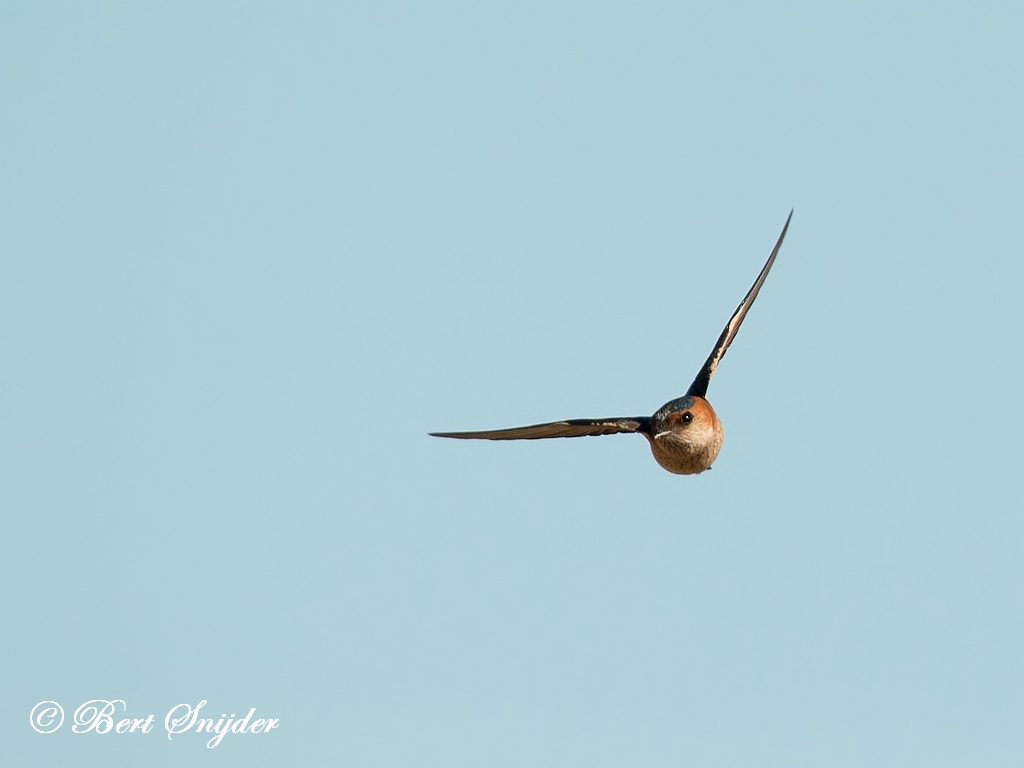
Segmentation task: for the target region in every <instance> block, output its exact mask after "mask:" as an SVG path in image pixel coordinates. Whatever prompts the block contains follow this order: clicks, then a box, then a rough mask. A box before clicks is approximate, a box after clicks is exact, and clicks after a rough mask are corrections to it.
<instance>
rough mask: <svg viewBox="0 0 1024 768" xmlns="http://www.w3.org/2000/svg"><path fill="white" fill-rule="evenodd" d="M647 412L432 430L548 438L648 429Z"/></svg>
mask: <svg viewBox="0 0 1024 768" xmlns="http://www.w3.org/2000/svg"><path fill="white" fill-rule="evenodd" d="M649 422H650V419H648V418H647V417H645V416H641V417H637V418H632V419H572V420H571V421H552V422H550V423H548V424H534V425H533V426H530V427H513V428H512V429H492V430H489V431H487V432H431V433H430V434H431V436H432V437H455V438H458V439H460V440H544V439H546V438H550V437H588V436H594V435H614V434H617V433H619V432H647V431H648V429H649Z"/></svg>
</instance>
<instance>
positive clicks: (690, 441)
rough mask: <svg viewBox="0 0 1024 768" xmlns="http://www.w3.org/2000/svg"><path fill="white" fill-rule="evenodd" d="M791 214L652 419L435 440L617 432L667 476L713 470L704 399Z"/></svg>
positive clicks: (716, 441)
mask: <svg viewBox="0 0 1024 768" xmlns="http://www.w3.org/2000/svg"><path fill="white" fill-rule="evenodd" d="M792 218H793V212H792V211H790V212H789V216H788V217H787V219H786V224H785V226H783V227H782V234H781V235H779V240H778V242H777V243H775V248H774V249H772V254H771V256H769V257H768V261H767V262H765V265H764V267H762V268H761V273H760V274H759V275H758V276H757V280H755V281H754V284H753V285H752V286H751V288H750V290H749V291H747V295H746V296H744V297H743V301H741V302H740V305H739V306H738V307H737V308H736V311H735V312H734V313H733V315H732V317H731V318H729V323H728V325H726V326H725V330H723V331H722V335H721V336H719V337H718V342H717V343H716V344H715V348H714V349H712V350H711V354H710V355H708V359H707V360H706V361H705V363H704V366H703V367H702V368H701V369H700V372H699V373H698V374H697V378H695V379H694V380H693V384H691V385H690V388H689V389H688V390H687V392H686V394H685V395H684V396H683V397H680V398H677V399H675V400H671V401H669V402H667V403H665V404H664V405H663V406H661V408H659V409H658V410H657V411H655V413H654V415H653V416H635V417H632V418H612V419H572V420H570V421H554V422H551V423H548V424H535V425H533V426H530V427H514V428H512V429H495V430H490V431H486V432H432V433H431V435H432V436H433V437H454V438H458V439H460V440H543V439H545V438H549V437H586V436H588V435H613V434H616V433H619V432H639V433H640V434H641V435H643V436H644V437H646V438H647V442H649V443H650V444H651V452H652V453H653V454H654V458H655V460H656V461H657V462H658V463H659V464H660V465H661V466H662V467H663V468H664V469H667V470H668V471H669V472H673V473H675V474H677V475H694V474H697V473H699V472H703V471H704V470H706V469H710V468H711V465H712V464H713V463H714V461H715V459H716V458H718V452H719V451H720V450H721V448H722V440H723V439H724V437H725V433H724V432H723V430H722V422H721V421H719V419H718V415H717V414H716V413H715V409H714V408H712V407H711V403H709V402H708V401H707V400H705V399H704V398H705V395H707V392H708V384H710V383H711V377H712V376H714V375H715V369H716V368H718V364H719V362H721V360H722V358H723V357H725V352H726V350H727V349H729V345H730V344H732V340H733V339H734V338H736V333H737V332H738V331H739V329H740V325H741V324H742V323H743V318H745V317H746V316H747V312H749V311H750V307H751V306H752V305H753V303H754V299H756V298H757V293H758V291H760V290H761V286H762V285H763V284H764V281H765V278H766V277H768V271H769V270H770V269H771V268H772V264H774V263H775V257H776V256H777V255H778V254H779V248H781V247H782V240H783V238H785V237H786V230H787V229H789V220H790V219H792Z"/></svg>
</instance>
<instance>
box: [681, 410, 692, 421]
mask: <svg viewBox="0 0 1024 768" xmlns="http://www.w3.org/2000/svg"><path fill="white" fill-rule="evenodd" d="M691 421H693V414H692V413H690V412H689V411H687V412H686V413H684V414H683V424H689V423H690V422H691Z"/></svg>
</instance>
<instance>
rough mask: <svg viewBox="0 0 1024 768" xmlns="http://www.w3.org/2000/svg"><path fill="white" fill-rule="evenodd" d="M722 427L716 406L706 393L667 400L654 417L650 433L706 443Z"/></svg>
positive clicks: (657, 436)
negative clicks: (701, 395)
mask: <svg viewBox="0 0 1024 768" xmlns="http://www.w3.org/2000/svg"><path fill="white" fill-rule="evenodd" d="M721 431H722V422H720V421H719V420H718V415H717V414H716V413H715V409H714V408H712V407H711V403H709V402H708V401H707V400H705V399H704V398H703V397H697V396H692V395H687V396H686V397H680V398H678V399H676V400H672V401H671V402H668V403H665V405H663V406H661V408H659V409H658V411H657V413H655V414H654V416H653V417H652V418H651V435H652V437H653V438H654V439H655V440H657V439H659V438H665V437H670V438H672V439H674V440H678V441H682V442H686V443H697V444H704V443H707V442H708V441H709V440H712V439H714V438H715V437H716V436H717V435H719V434H720V433H721Z"/></svg>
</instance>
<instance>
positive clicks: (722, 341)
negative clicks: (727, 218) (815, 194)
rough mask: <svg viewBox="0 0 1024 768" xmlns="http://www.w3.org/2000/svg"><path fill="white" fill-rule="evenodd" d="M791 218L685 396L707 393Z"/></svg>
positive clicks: (776, 251)
mask: <svg viewBox="0 0 1024 768" xmlns="http://www.w3.org/2000/svg"><path fill="white" fill-rule="evenodd" d="M792 218H793V212H792V211H790V212H789V216H788V217H787V218H786V224H785V226H783V227H782V234H781V235H779V240H778V242H777V243H775V248H773V249H772V255H771V256H769V257H768V261H766V262H765V265H764V267H762V268H761V273H760V274H759V275H758V276H757V280H755V281H754V284H753V285H752V286H751V287H750V290H749V291H747V295H746V296H744V297H743V301H741V302H740V305H739V306H738V307H736V311H735V312H734V313H733V315H732V317H731V318H729V324H728V325H726V326H725V330H723V331H722V335H721V336H719V337H718V342H717V343H716V344H715V348H714V349H712V350H711V354H710V355H709V356H708V359H707V360H706V361H705V362H704V367H703V368H701V369H700V373H698V374H697V378H696V379H694V380H693V384H691V385H690V389H689V390H688V391H687V393H686V394H688V395H691V396H693V395H697V396H698V397H704V396H705V395H706V394H707V391H708V384H710V383H711V377H712V376H714V375H715V369H716V368H718V364H719V363H720V362H721V361H722V358H723V357H725V351H726V350H727V349H729V345H730V344H732V340H733V339H734V338H736V334H737V332H738V331H739V329H740V325H742V324H743V318H745V317H746V316H747V312H749V311H750V307H751V306H752V305H753V303H754V299H756V298H757V293H758V291H760V290H761V286H762V285H764V280H765V278H766V277H768V272H769V271H770V270H771V268H772V264H774V263H775V257H776V256H778V255H779V248H781V247H782V241H783V240H784V239H785V237H786V230H787V229H789V220H790V219H792Z"/></svg>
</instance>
